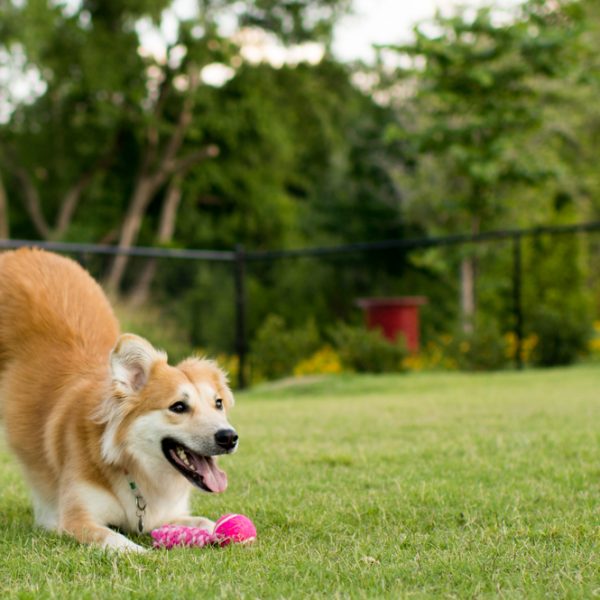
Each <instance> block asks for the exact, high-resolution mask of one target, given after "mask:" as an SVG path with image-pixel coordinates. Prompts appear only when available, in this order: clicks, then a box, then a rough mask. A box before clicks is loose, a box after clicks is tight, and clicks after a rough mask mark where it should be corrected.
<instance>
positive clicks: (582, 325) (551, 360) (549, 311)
mask: <svg viewBox="0 0 600 600" xmlns="http://www.w3.org/2000/svg"><path fill="white" fill-rule="evenodd" d="M531 329H532V330H533V331H534V332H535V334H536V335H537V337H538V343H537V345H536V347H535V349H534V351H533V356H532V359H533V363H534V364H535V365H537V366H540V367H553V366H558V365H569V364H572V363H573V362H575V360H577V358H578V357H579V356H580V355H582V354H584V353H585V352H586V350H587V349H588V348H587V342H588V340H589V337H590V329H591V327H590V323H589V322H588V319H587V316H586V313H585V311H572V310H564V312H563V311H558V310H557V309H555V308H550V307H541V308H540V309H539V310H538V312H537V314H536V315H535V316H534V317H533V319H532V323H531Z"/></svg>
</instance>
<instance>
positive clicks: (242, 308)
mask: <svg viewBox="0 0 600 600" xmlns="http://www.w3.org/2000/svg"><path fill="white" fill-rule="evenodd" d="M595 231H600V221H593V222H587V223H577V224H572V225H557V226H542V227H533V228H529V229H504V230H497V231H487V232H483V233H477V234H457V235H447V236H437V237H422V238H406V239H393V240H382V241H376V242H358V243H352V244H344V245H339V246H319V247H309V248H298V249H289V250H264V251H257V250H246V249H245V248H244V247H243V246H241V245H240V246H237V247H236V248H235V249H233V250H196V249H174V248H154V247H131V248H120V247H118V246H111V245H106V244H104V245H101V244H78V243H67V242H53V241H36V240H6V239H5V240H0V250H10V249H16V248H21V247H37V248H43V249H45V250H50V251H54V252H59V253H68V254H72V255H75V256H77V255H81V256H83V255H86V254H92V255H110V256H117V255H125V256H131V257H140V258H161V259H173V260H192V261H207V262H217V263H228V264H231V265H232V277H233V281H234V289H235V294H234V298H233V304H234V307H235V326H234V331H233V332H232V333H233V334H234V335H235V349H236V353H237V356H238V360H239V370H238V373H239V375H238V377H239V380H238V385H239V387H240V388H244V387H246V368H245V365H246V356H247V352H248V341H247V332H246V316H247V312H248V297H247V293H246V276H247V275H246V273H247V265H248V263H251V262H259V261H262V262H264V261H275V260H283V259H294V258H305V257H312V258H327V257H332V256H341V255H348V254H357V253H365V252H382V251H390V250H403V251H411V250H422V249H427V248H434V247H442V246H459V245H469V244H482V243H490V242H502V241H511V242H512V252H513V261H512V271H513V272H512V290H513V294H512V297H513V315H514V326H515V335H516V340H517V348H516V358H515V366H516V367H517V368H519V369H521V368H522V367H523V362H522V352H521V348H522V342H523V330H524V323H523V306H522V282H523V259H522V241H523V239H525V238H532V237H535V236H541V235H566V234H571V235H573V234H580V233H588V232H595Z"/></svg>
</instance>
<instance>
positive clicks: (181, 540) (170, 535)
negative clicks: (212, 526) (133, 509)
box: [150, 525, 212, 550]
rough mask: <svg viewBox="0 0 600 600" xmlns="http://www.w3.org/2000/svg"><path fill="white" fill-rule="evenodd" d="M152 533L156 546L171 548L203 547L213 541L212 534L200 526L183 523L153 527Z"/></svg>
mask: <svg viewBox="0 0 600 600" xmlns="http://www.w3.org/2000/svg"><path fill="white" fill-rule="evenodd" d="M150 535H151V536H152V538H153V539H154V543H153V544H152V545H153V547H154V548H165V549H166V550H171V548H175V547H176V546H190V547H196V548H202V546H206V545H207V544H211V543H212V534H211V533H209V532H208V531H206V530H205V529H200V528H199V527H184V526H183V525H163V526H162V527H159V528H158V529H153V530H152V531H151V532H150Z"/></svg>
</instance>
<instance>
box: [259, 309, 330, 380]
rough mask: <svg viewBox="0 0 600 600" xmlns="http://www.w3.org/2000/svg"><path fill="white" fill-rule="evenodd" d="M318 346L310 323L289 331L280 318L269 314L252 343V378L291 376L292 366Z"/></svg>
mask: <svg viewBox="0 0 600 600" xmlns="http://www.w3.org/2000/svg"><path fill="white" fill-rule="evenodd" d="M319 345H320V339H319V333H318V331H317V328H316V325H315V323H314V322H313V321H308V322H307V323H306V325H305V326H304V327H298V328H294V329H291V328H289V327H288V326H287V325H286V323H285V321H284V320H283V319H282V318H281V317H279V316H277V315H274V314H271V315H269V316H268V317H267V318H266V319H265V321H264V323H263V324H262V326H261V327H260V328H259V330H258V332H257V334H256V337H255V339H254V341H253V343H252V348H251V355H250V360H251V364H252V370H253V376H254V378H255V379H261V378H263V377H265V378H267V379H277V378H280V377H285V376H286V375H291V374H292V372H293V370H294V367H295V366H296V365H297V364H298V363H299V362H300V361H301V360H303V359H306V358H308V357H309V356H311V355H312V354H313V353H314V352H315V351H316V350H317V349H318V347H319Z"/></svg>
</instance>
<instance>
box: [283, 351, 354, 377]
mask: <svg viewBox="0 0 600 600" xmlns="http://www.w3.org/2000/svg"><path fill="white" fill-rule="evenodd" d="M341 371H342V361H341V360H340V357H339V355H338V353H337V352H336V351H335V350H334V349H333V348H332V347H331V346H323V347H322V348H320V349H319V350H317V351H316V352H315V353H314V354H313V355H312V356H309V357H308V358H305V359H304V360H301V361H300V362H299V363H298V364H297V365H296V366H295V367H294V375H296V377H301V376H302V375H332V374H335V373H341Z"/></svg>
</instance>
